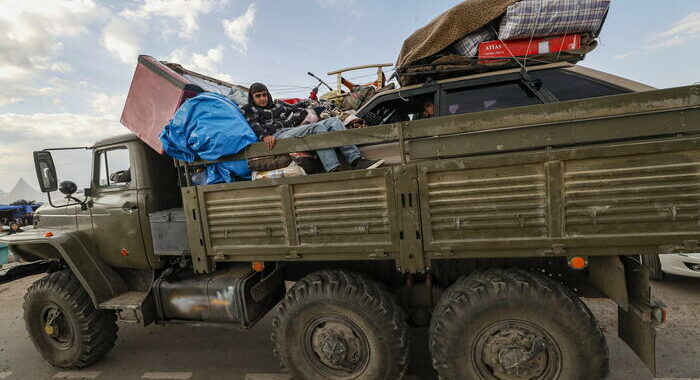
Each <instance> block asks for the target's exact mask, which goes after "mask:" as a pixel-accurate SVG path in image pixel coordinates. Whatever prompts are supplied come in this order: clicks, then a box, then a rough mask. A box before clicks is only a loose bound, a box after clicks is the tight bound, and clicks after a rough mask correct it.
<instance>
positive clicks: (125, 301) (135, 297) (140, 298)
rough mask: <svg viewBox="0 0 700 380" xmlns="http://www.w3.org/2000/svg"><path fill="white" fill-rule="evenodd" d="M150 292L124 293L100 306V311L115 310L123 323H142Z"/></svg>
mask: <svg viewBox="0 0 700 380" xmlns="http://www.w3.org/2000/svg"><path fill="white" fill-rule="evenodd" d="M146 297H148V292H138V291H131V292H125V293H122V294H120V295H118V296H116V297H114V298H111V299H109V300H107V301H105V302H102V303H101V304H100V309H107V310H115V311H116V312H117V316H118V317H119V320H120V321H122V322H130V323H142V322H143V321H144V318H143V313H142V310H141V309H142V307H143V305H144V302H145V301H146Z"/></svg>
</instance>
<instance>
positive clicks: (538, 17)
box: [499, 0, 611, 40]
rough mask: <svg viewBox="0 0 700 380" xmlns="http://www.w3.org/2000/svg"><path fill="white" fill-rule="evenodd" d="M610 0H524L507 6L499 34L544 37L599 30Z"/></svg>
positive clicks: (508, 36)
mask: <svg viewBox="0 0 700 380" xmlns="http://www.w3.org/2000/svg"><path fill="white" fill-rule="evenodd" d="M610 1H611V0H523V1H520V2H517V3H515V4H513V5H511V6H509V7H508V11H507V12H506V14H505V16H504V17H503V19H502V20H501V25H500V28H499V37H500V38H501V39H502V40H508V39H513V38H531V37H545V36H552V35H559V34H575V33H589V34H591V35H592V36H593V37H596V36H597V35H598V33H599V32H600V29H601V27H602V26H603V22H604V21H605V16H606V15H607V13H608V8H609V7H610Z"/></svg>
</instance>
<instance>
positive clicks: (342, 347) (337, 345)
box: [321, 337, 348, 365]
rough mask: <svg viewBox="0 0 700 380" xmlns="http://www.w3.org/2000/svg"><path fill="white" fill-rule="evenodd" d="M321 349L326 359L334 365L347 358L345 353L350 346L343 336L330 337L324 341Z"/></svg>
mask: <svg viewBox="0 0 700 380" xmlns="http://www.w3.org/2000/svg"><path fill="white" fill-rule="evenodd" d="M321 351H322V354H323V357H324V359H326V360H327V361H329V362H330V363H333V364H334V365H338V364H340V363H342V362H343V360H344V359H345V353H346V352H347V351H348V348H347V345H346V344H345V341H344V340H343V339H342V338H338V337H330V338H328V339H326V340H325V341H324V342H323V343H322V348H321Z"/></svg>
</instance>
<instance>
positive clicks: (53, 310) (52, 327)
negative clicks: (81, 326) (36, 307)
mask: <svg viewBox="0 0 700 380" xmlns="http://www.w3.org/2000/svg"><path fill="white" fill-rule="evenodd" d="M41 322H42V324H43V326H44V333H45V334H46V338H47V340H48V341H49V343H50V344H52V345H53V346H54V347H56V348H57V349H59V350H65V349H68V348H70V346H71V345H72V344H73V330H72V329H71V326H70V324H69V322H68V320H67V319H66V316H65V315H64V314H63V311H61V309H60V308H59V307H58V306H56V305H47V306H45V307H44V308H43V309H42V310H41Z"/></svg>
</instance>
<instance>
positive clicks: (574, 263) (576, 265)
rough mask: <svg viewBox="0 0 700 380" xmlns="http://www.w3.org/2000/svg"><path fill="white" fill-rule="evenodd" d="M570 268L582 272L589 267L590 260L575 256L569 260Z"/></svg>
mask: <svg viewBox="0 0 700 380" xmlns="http://www.w3.org/2000/svg"><path fill="white" fill-rule="evenodd" d="M569 266H570V267H571V268H572V269H577V270H581V269H584V268H585V267H587V266H588V260H586V259H585V258H583V257H581V256H574V257H570V258H569Z"/></svg>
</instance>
